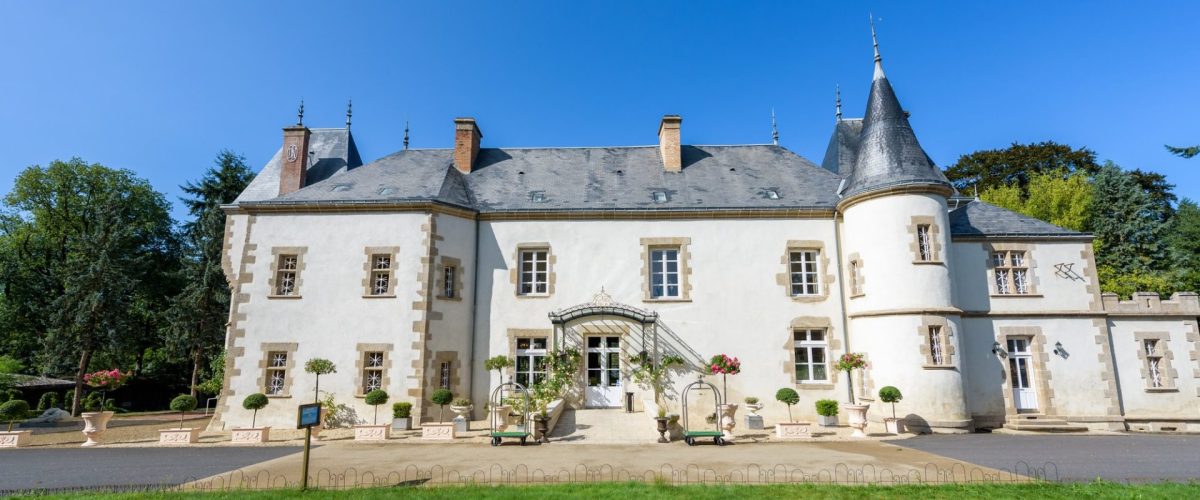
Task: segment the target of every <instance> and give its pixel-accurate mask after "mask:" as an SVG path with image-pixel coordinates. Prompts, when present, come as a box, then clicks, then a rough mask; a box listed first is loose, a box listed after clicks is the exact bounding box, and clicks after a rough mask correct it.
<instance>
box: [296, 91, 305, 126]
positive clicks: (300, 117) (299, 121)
mask: <svg viewBox="0 0 1200 500" xmlns="http://www.w3.org/2000/svg"><path fill="white" fill-rule="evenodd" d="M303 125H304V99H303V98H302V99H300V109H298V110H296V126H297V127H300V126H303Z"/></svg>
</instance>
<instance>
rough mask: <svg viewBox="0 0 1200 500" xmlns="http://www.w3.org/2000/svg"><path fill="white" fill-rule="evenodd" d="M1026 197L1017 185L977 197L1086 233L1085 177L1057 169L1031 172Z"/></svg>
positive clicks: (1087, 199)
mask: <svg viewBox="0 0 1200 500" xmlns="http://www.w3.org/2000/svg"><path fill="white" fill-rule="evenodd" d="M1028 187H1029V191H1028V194H1026V193H1023V192H1022V191H1021V189H1020V188H1019V187H1018V186H1015V185H1012V186H996V187H992V188H988V189H987V190H985V191H983V192H981V193H980V194H979V197H980V198H981V199H983V200H984V201H986V202H988V203H991V204H993V205H996V206H999V207H1003V208H1007V209H1009V210H1012V211H1014V212H1018V213H1021V214H1025V215H1028V216H1030V217H1035V218H1038V219H1041V220H1044V221H1046V222H1049V223H1051V224H1054V225H1056V226H1060V227H1065V228H1067V229H1073V230H1075V231H1086V230H1087V229H1088V225H1089V222H1090V218H1091V209H1092V185H1091V182H1090V181H1089V179H1088V177H1087V175H1085V174H1083V173H1079V172H1076V173H1074V174H1065V173H1064V172H1062V171H1060V170H1051V171H1047V172H1039V173H1034V174H1032V175H1031V176H1030V177H1029V186H1028Z"/></svg>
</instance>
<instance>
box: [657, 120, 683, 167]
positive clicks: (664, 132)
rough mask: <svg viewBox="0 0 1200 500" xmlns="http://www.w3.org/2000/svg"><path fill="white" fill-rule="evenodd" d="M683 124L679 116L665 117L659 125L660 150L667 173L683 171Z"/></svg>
mask: <svg viewBox="0 0 1200 500" xmlns="http://www.w3.org/2000/svg"><path fill="white" fill-rule="evenodd" d="M682 122H683V118H681V117H680V116H679V115H663V117H662V122H661V123H659V124H658V150H659V152H660V153H662V160H663V169H664V170H666V171H667V172H678V171H680V170H683V154H682V153H681V152H680V150H679V124H680V123H682Z"/></svg>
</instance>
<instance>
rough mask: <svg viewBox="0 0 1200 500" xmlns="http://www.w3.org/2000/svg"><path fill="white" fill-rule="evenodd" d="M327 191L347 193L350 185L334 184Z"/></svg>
mask: <svg viewBox="0 0 1200 500" xmlns="http://www.w3.org/2000/svg"><path fill="white" fill-rule="evenodd" d="M329 190H330V191H333V192H335V193H340V192H343V191H349V190H350V184H334V185H333V187H332V188H330V189H329Z"/></svg>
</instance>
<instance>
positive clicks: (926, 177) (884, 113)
mask: <svg viewBox="0 0 1200 500" xmlns="http://www.w3.org/2000/svg"><path fill="white" fill-rule="evenodd" d="M862 123H863V125H862V127H863V128H862V134H861V135H860V138H859V141H858V151H857V153H856V156H855V158H854V168H853V171H851V172H850V173H849V176H848V177H847V178H846V186H845V188H844V191H843V192H842V195H843V196H850V195H854V194H859V193H865V192H868V191H875V190H879V189H885V188H888V187H892V186H898V185H906V184H932V185H944V186H950V182H949V181H948V180H946V176H944V175H942V171H941V170H940V169H938V168H937V167H936V166H935V165H934V164H933V160H931V159H930V158H929V155H927V154H925V150H923V149H921V144H920V143H918V142H917V135H916V134H915V133H913V130H912V126H910V125H909V124H908V117H907V116H905V114H904V110H903V109H902V108H901V107H900V101H899V100H897V99H896V93H895V92H894V91H893V90H892V85H891V84H890V83H888V80H887V77H885V76H883V73H882V70H880V69H878V68H877V69H876V77H875V79H874V81H872V82H871V93H870V95H869V96H868V97H867V112H866V114H865V115H864V117H863V121H862ZM843 174H844V173H843Z"/></svg>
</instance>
